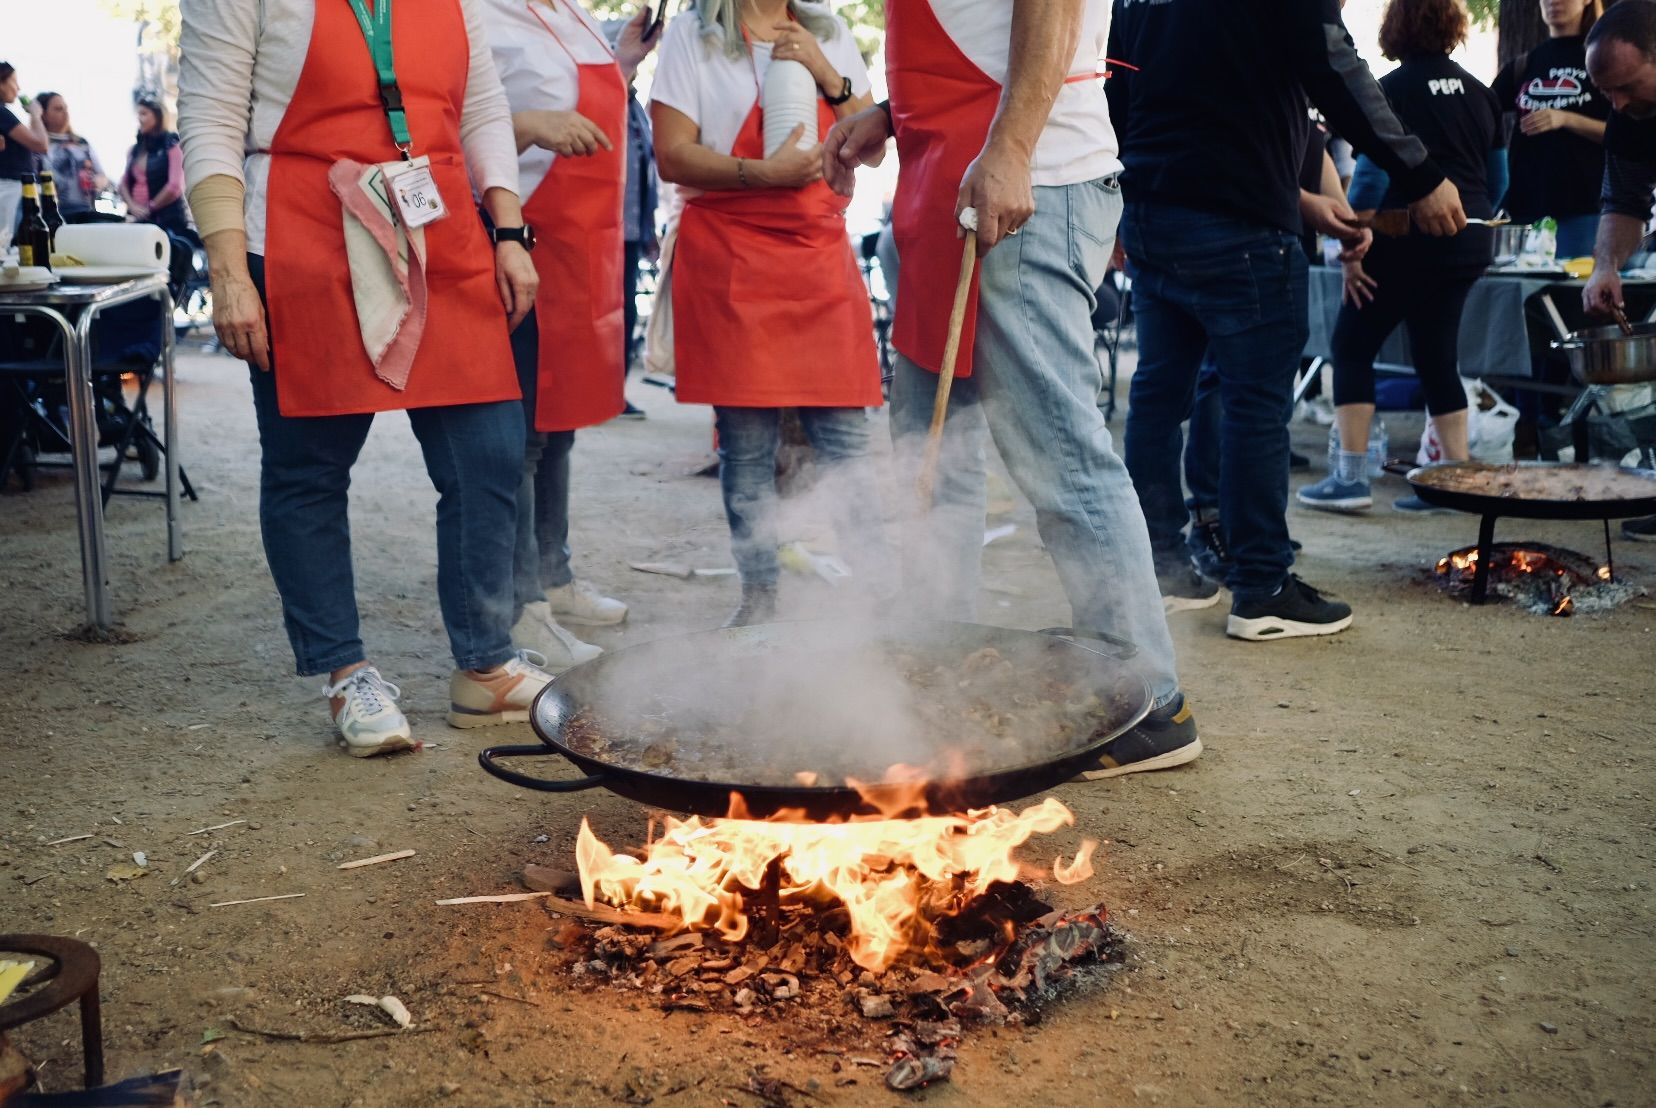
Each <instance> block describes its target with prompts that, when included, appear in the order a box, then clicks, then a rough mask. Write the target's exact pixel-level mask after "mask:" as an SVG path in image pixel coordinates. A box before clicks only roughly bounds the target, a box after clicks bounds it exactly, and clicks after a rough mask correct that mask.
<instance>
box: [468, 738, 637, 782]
mask: <svg viewBox="0 0 1656 1108" xmlns="http://www.w3.org/2000/svg"><path fill="white" fill-rule="evenodd" d="M551 753H552V751H551V750H550V749H548V748H547V747H544V746H529V745H523V746H491V747H488V748H487V749H485V750H484V751H483V752H482V753H480V754H479V755H478V756H477V764H478V765H480V766H482V767H483V770H484V772H485V773H489V774H491V775H493V776H495V777H498V778H500V779H501V780H502V781H509V782H511V783H512V784H514V785H517V786H519V787H520V788H525V789H534V790H535V791H537V792H543V793H576V792H580V791H581V790H582V789H593V788H597V787H598V786H599V785H602V784H603V783H604V782H605V780H606V777H605V776H604V775H603V774H601V773H600V774H597V775H596V776H593V777H578V778H576V779H575V780H573V781H548V780H547V779H546V778H544V777H530V776H529V775H528V774H526V773H518V772H517V771H516V770H510V769H507V768H506V767H505V766H502V765H497V764H495V760H496V759H497V758H543V757H546V756H547V755H549V754H551Z"/></svg>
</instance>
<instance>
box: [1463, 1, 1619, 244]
mask: <svg viewBox="0 0 1656 1108" xmlns="http://www.w3.org/2000/svg"><path fill="white" fill-rule="evenodd" d="M1540 5H1541V19H1542V22H1544V23H1545V24H1546V25H1547V39H1546V41H1545V42H1543V43H1541V45H1539V46H1537V47H1536V48H1535V49H1534V50H1531V51H1530V52H1529V53H1527V54H1525V55H1523V56H1522V57H1518V58H1514V59H1513V60H1512V61H1511V62H1509V63H1508V64H1507V66H1506V67H1505V68H1504V69H1502V70H1501V73H1500V76H1498V77H1496V78H1495V84H1494V85H1493V86H1492V88H1493V89H1494V92H1495V99H1496V100H1498V101H1500V104H1501V110H1502V111H1503V112H1513V113H1516V114H1517V116H1518V127H1517V129H1516V130H1515V131H1514V132H1513V134H1512V155H1511V157H1512V187H1511V189H1510V190H1509V191H1508V193H1507V198H1506V207H1507V211H1509V212H1510V213H1511V214H1512V218H1513V219H1514V220H1515V221H1516V222H1518V223H1535V222H1538V221H1540V220H1542V219H1546V218H1548V217H1551V218H1552V219H1554V220H1556V221H1557V223H1558V256H1559V257H1560V258H1586V257H1591V256H1592V253H1593V239H1594V238H1595V237H1596V236H1597V234H1598V221H1599V186H1600V185H1601V184H1602V183H1603V181H1604V125H1605V122H1606V121H1607V120H1608V119H1609V118H1610V102H1609V101H1608V100H1606V99H1605V98H1604V94H1603V93H1601V92H1599V90H1598V88H1597V86H1595V85H1594V84H1593V81H1592V78H1590V77H1589V76H1588V75H1587V32H1588V31H1590V30H1592V29H1593V24H1594V23H1595V22H1597V21H1598V17H1599V16H1600V15H1601V14H1603V6H1602V4H1601V3H1600V0H1540Z"/></svg>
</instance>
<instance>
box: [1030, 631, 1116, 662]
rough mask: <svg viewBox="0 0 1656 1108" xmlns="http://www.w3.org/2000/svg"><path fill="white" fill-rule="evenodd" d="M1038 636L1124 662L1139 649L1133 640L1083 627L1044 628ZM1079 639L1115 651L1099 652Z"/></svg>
mask: <svg viewBox="0 0 1656 1108" xmlns="http://www.w3.org/2000/svg"><path fill="white" fill-rule="evenodd" d="M1036 634H1040V635H1051V636H1052V637H1053V638H1055V639H1068V640H1069V641H1070V642H1071V643H1072V644H1074V645H1075V646H1078V647H1080V648H1081V649H1082V650H1085V651H1087V652H1088V653H1089V654H1097V655H1099V656H1100V657H1103V658H1115V659H1116V660H1118V661H1122V662H1125V661H1126V660H1127V659H1128V658H1132V657H1134V656H1136V655H1137V654H1138V647H1136V646H1134V645H1133V643H1132V640H1131V639H1124V638H1122V637H1121V636H1120V635H1112V634H1110V633H1109V632H1108V631H1089V630H1087V629H1086V628H1082V627H1043V628H1042V629H1041V630H1040V631H1038V632H1036ZM1078 639H1092V640H1093V641H1094V642H1101V643H1108V644H1109V645H1110V646H1113V647H1115V649H1114V650H1113V651H1106V650H1099V649H1097V648H1096V647H1091V646H1088V645H1087V644H1086V643H1084V642H1077V641H1076V640H1078Z"/></svg>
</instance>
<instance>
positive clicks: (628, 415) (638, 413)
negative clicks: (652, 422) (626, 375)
mask: <svg viewBox="0 0 1656 1108" xmlns="http://www.w3.org/2000/svg"><path fill="white" fill-rule="evenodd" d="M626 404H627V406H626V407H625V408H622V409H621V414H620V415H618V416H616V417H615V418H616V419H648V418H649V417H648V416H646V415H645V414H644V409H643V408H640V407H639V406H638V405H636V404H634V403H633V402H632V401H631V400H628V401H627V402H626Z"/></svg>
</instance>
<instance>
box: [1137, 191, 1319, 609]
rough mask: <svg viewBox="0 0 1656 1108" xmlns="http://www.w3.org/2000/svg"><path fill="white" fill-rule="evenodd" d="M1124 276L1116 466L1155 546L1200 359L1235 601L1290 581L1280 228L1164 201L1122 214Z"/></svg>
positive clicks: (1172, 544) (1287, 343)
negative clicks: (1211, 394) (1122, 445)
mask: <svg viewBox="0 0 1656 1108" xmlns="http://www.w3.org/2000/svg"><path fill="white" fill-rule="evenodd" d="M1121 237H1122V242H1123V244H1124V245H1125V247H1126V249H1127V257H1128V258H1129V260H1130V263H1131V268H1132V274H1133V307H1134V309H1135V310H1136V311H1137V312H1138V330H1139V364H1138V369H1137V371H1136V372H1135V373H1134V374H1133V382H1132V387H1131V389H1130V391H1129V393H1128V410H1127V468H1128V469H1129V470H1130V471H1131V472H1132V475H1133V484H1134V485H1135V486H1136V487H1137V489H1138V495H1139V502H1140V503H1141V504H1142V505H1143V507H1144V517H1145V521H1146V523H1147V524H1148V525H1149V528H1150V541H1151V544H1152V545H1153V546H1154V547H1155V548H1156V549H1157V550H1158V551H1176V550H1178V549H1179V546H1180V543H1181V535H1180V532H1181V531H1182V530H1183V528H1184V524H1185V520H1186V519H1187V514H1186V511H1185V503H1184V495H1183V490H1182V489H1181V487H1180V484H1179V460H1180V456H1181V449H1180V448H1181V442H1182V432H1181V431H1180V424H1182V423H1183V422H1184V421H1185V420H1186V419H1188V418H1190V415H1191V410H1192V405H1193V401H1194V395H1195V391H1196V381H1197V377H1198V375H1199V372H1200V370H1201V366H1202V360H1203V358H1204V356H1210V357H1211V358H1212V359H1213V364H1214V367H1215V369H1216V370H1217V374H1218V380H1219V398H1220V408H1221V414H1220V420H1219V456H1220V466H1219V518H1220V525H1221V527H1222V528H1223V537H1224V540H1225V546H1226V548H1227V549H1228V550H1229V552H1230V555H1231V558H1232V568H1231V572H1230V580H1229V581H1228V582H1227V584H1229V586H1230V589H1231V593H1232V595H1233V596H1234V597H1235V598H1236V599H1237V600H1239V601H1249V600H1258V599H1262V598H1264V597H1268V596H1272V595H1274V594H1275V593H1276V592H1277V590H1278V589H1280V588H1281V587H1282V585H1283V582H1285V581H1286V580H1287V578H1288V570H1289V567H1290V566H1292V565H1293V562H1294V553H1293V549H1292V548H1291V547H1290V546H1289V542H1288V523H1287V519H1286V512H1287V509H1288V483H1287V481H1285V480H1284V475H1285V474H1286V473H1287V472H1288V412H1289V402H1290V401H1291V400H1292V398H1293V387H1294V371H1295V370H1296V369H1298V368H1299V359H1300V353H1301V351H1303V350H1304V348H1305V341H1306V335H1307V325H1306V262H1305V253H1304V251H1302V250H1301V249H1300V246H1299V240H1298V239H1297V238H1295V237H1294V236H1293V235H1291V234H1289V233H1288V232H1287V231H1282V230H1277V229H1275V228H1271V227H1266V226H1264V225H1261V224H1255V223H1249V222H1245V221H1242V220H1238V219H1234V218H1231V217H1229V216H1224V215H1218V214H1215V213H1209V212H1200V211H1195V210H1192V209H1189V208H1183V207H1178V206H1176V205H1171V204H1158V203H1134V204H1130V205H1128V206H1127V210H1126V214H1125V216H1124V218H1123V220H1122V230H1121Z"/></svg>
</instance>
